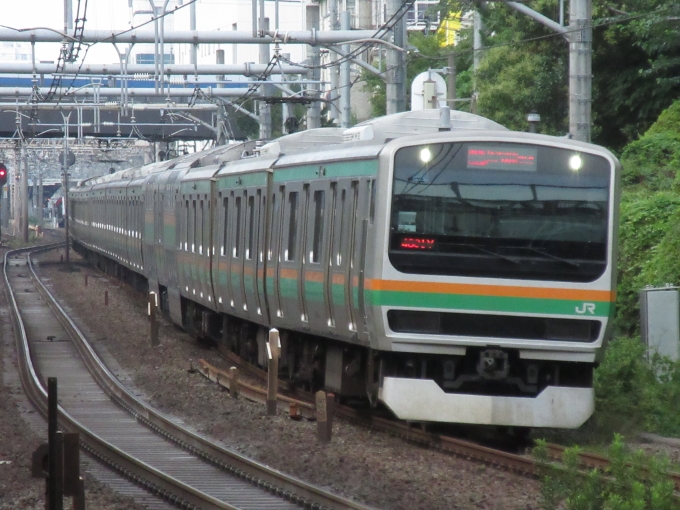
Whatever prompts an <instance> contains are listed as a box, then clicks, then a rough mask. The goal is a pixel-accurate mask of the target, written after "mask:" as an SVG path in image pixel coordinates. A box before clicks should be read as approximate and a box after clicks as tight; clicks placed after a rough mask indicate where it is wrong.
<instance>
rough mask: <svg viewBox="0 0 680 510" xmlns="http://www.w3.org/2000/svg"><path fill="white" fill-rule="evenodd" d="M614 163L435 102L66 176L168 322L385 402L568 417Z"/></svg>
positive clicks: (595, 296) (82, 244)
mask: <svg viewBox="0 0 680 510" xmlns="http://www.w3.org/2000/svg"><path fill="white" fill-rule="evenodd" d="M619 174H620V165H619V163H618V161H617V160H616V158H615V157H614V156H613V155H612V154H611V153H610V152H608V151H607V150H605V149H603V148H600V147H597V146H594V145H590V144H584V143H579V142H574V141H571V140H569V139H567V138H555V137H549V136H543V135H537V134H529V133H520V132H512V131H509V130H506V129H504V128H503V127H502V126H500V125H498V124H496V123H494V122H491V121H489V120H487V119H484V118H481V117H478V116H475V115H471V114H466V113H462V112H449V111H448V109H442V110H425V111H418V112H407V113H401V114H396V115H392V116H387V117H382V118H378V119H374V120H371V121H367V122H364V123H362V124H360V125H358V126H355V127H353V128H351V129H348V130H342V129H339V128H322V129H317V130H310V131H305V132H301V133H296V134H293V135H288V136H284V137H282V138H280V139H277V140H275V141H273V142H271V143H268V144H266V145H263V146H258V145H257V144H256V143H255V142H245V143H241V144H235V145H228V146H222V147H218V148H215V149H212V150H208V151H205V152H202V153H197V154H191V155H188V156H184V157H181V158H178V159H175V160H172V161H165V162H160V163H154V164H150V165H147V166H143V167H140V168H132V169H129V170H125V171H120V172H117V173H115V174H111V175H106V176H103V177H99V178H93V179H89V180H86V181H84V182H81V183H79V184H78V185H77V187H75V188H73V189H71V190H70V211H69V216H70V224H71V231H72V234H73V244H74V247H75V248H76V249H78V250H80V251H81V252H82V253H83V254H85V255H86V256H87V257H89V258H90V259H91V260H92V261H93V263H95V264H98V265H99V266H101V267H104V268H106V269H109V270H112V271H115V272H116V273H117V274H118V275H119V276H120V277H123V278H126V279H128V280H129V281H130V282H131V283H133V284H135V285H137V286H138V287H140V289H142V290H148V291H152V292H156V293H157V295H158V296H160V306H161V307H162V309H163V310H164V311H165V312H166V313H167V314H168V315H169V317H171V318H172V320H173V321H174V322H176V323H177V324H180V325H182V326H183V327H184V328H186V329H187V330H189V331H191V332H193V333H194V334H196V335H198V336H200V337H204V338H207V339H212V340H214V341H215V342H217V344H218V345H219V347H220V348H221V349H226V350H229V351H234V352H236V353H238V354H240V355H241V356H244V357H246V358H248V359H251V360H252V361H253V362H256V363H259V364H260V365H265V361H266V359H265V356H266V344H265V342H266V340H267V333H268V330H269V329H270V328H277V329H278V330H279V331H280V332H281V339H282V359H281V370H282V372H283V373H287V375H288V376H289V377H290V379H291V380H293V381H296V382H297V383H299V384H301V385H304V386H305V387H308V388H312V389H317V388H321V387H324V388H326V389H328V390H332V391H334V392H336V393H337V394H338V395H341V396H342V397H343V398H348V399H355V398H362V399H368V401H370V402H371V403H373V404H376V403H377V402H382V403H383V404H384V405H385V406H387V407H388V408H389V409H390V410H391V411H392V412H393V413H394V414H395V415H396V416H397V417H399V418H402V419H404V420H410V421H419V422H451V423H470V424H489V425H507V426H517V427H565V428H574V427H578V426H580V425H581V424H582V423H583V422H584V421H585V420H586V419H587V418H588V417H589V416H590V415H591V414H592V412H593V408H594V395H593V386H592V379H593V369H594V367H595V366H596V364H597V362H598V360H599V359H600V357H601V355H602V354H603V349H604V346H605V345H606V341H607V338H608V336H609V334H610V329H611V320H612V315H613V312H614V300H615V286H616V268H615V260H616V253H615V251H616V249H615V247H616V245H617V225H618V209H617V208H618V197H619Z"/></svg>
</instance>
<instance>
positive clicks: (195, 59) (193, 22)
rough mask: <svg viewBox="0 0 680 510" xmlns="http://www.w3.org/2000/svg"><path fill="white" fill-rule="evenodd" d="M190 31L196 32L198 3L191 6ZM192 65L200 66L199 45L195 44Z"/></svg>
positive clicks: (192, 47) (192, 48)
mask: <svg viewBox="0 0 680 510" xmlns="http://www.w3.org/2000/svg"><path fill="white" fill-rule="evenodd" d="M189 29H191V30H196V2H192V3H191V5H190V6H189ZM222 63H224V62H222ZM191 64H192V65H197V64H198V44H195V43H194V44H192V45H191Z"/></svg>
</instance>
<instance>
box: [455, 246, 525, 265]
mask: <svg viewBox="0 0 680 510" xmlns="http://www.w3.org/2000/svg"><path fill="white" fill-rule="evenodd" d="M461 246H469V247H471V248H474V249H475V250H479V251H481V252H482V253H488V254H489V255H493V256H494V257H498V258H499V259H502V260H507V261H508V262H512V263H513V264H521V262H520V261H519V260H517V259H513V258H511V257H508V256H506V255H501V254H500V253H496V252H495V251H490V250H485V249H484V248H480V247H479V246H475V245H474V244H461Z"/></svg>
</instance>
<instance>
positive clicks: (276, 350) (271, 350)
mask: <svg viewBox="0 0 680 510" xmlns="http://www.w3.org/2000/svg"><path fill="white" fill-rule="evenodd" d="M279 342H280V340H279V331H278V330H276V329H271V330H269V342H267V354H268V359H269V367H268V373H269V384H268V386H267V415H269V416H274V415H275V414H276V395H277V393H278V382H279V356H280V353H281V344H280V343H279Z"/></svg>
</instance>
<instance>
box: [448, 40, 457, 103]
mask: <svg viewBox="0 0 680 510" xmlns="http://www.w3.org/2000/svg"><path fill="white" fill-rule="evenodd" d="M448 67H449V74H448V75H447V76H446V81H447V87H446V93H447V96H448V97H447V101H446V104H447V105H448V106H449V108H451V109H452V110H455V109H456V54H455V53H454V52H453V51H451V53H449V62H448Z"/></svg>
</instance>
